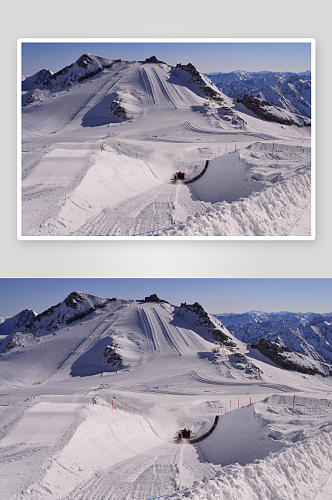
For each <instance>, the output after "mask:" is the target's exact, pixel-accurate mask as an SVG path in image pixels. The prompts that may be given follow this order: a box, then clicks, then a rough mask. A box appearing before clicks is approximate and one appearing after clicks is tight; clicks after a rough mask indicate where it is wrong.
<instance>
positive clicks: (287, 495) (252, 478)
mask: <svg viewBox="0 0 332 500" xmlns="http://www.w3.org/2000/svg"><path fill="white" fill-rule="evenodd" d="M331 463H332V432H322V433H321V434H319V435H318V436H315V437H314V438H312V439H309V440H308V441H306V442H304V443H299V444H297V445H295V446H294V447H293V448H288V449H287V450H284V451H282V452H280V453H273V454H271V455H270V456H268V457H266V458H265V459H264V460H261V461H257V462H256V463H254V464H249V465H246V466H244V467H243V466H241V465H239V464H235V465H230V466H228V467H225V468H224V469H223V470H221V471H219V472H217V474H216V475H217V477H216V479H213V480H210V481H206V482H204V481H200V482H198V481H196V482H195V483H194V488H189V489H187V490H185V491H184V492H183V493H175V494H173V495H171V496H170V497H169V498H177V499H180V498H190V499H193V500H201V499H202V500H203V499H204V500H212V499H213V500H214V499H215V498H216V497H217V498H218V499H220V500H223V499H225V500H226V499H227V500H242V499H243V500H261V499H278V500H281V499H284V500H295V499H298V498H301V499H303V500H305V499H308V500H309V499H310V500H312V499H313V498H315V495H316V494H317V493H318V492H319V490H320V489H321V485H322V483H323V482H324V481H326V480H327V478H328V477H329V475H330V474H331V471H332V465H331Z"/></svg>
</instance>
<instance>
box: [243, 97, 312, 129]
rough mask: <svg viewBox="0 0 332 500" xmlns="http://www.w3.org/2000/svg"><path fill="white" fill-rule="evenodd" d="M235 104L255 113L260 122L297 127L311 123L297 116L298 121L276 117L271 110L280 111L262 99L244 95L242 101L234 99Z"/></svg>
mask: <svg viewBox="0 0 332 500" xmlns="http://www.w3.org/2000/svg"><path fill="white" fill-rule="evenodd" d="M236 102H238V103H241V104H243V106H245V107H246V108H247V109H249V110H250V111H252V112H253V113H255V115H256V116H258V118H261V119H262V120H266V121H269V122H276V123H281V124H283V125H297V126H298V127H299V126H304V127H306V126H310V125H311V121H310V119H309V118H306V117H303V116H300V115H299V116H298V121H295V120H293V119H292V118H290V117H289V118H286V117H281V116H278V115H277V114H275V113H273V112H272V111H273V110H277V109H281V108H277V107H276V106H274V105H273V104H271V103H270V102H268V101H264V99H260V98H259V97H254V96H252V95H249V94H244V96H243V98H242V99H239V98H238V99H236Z"/></svg>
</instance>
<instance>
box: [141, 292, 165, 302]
mask: <svg viewBox="0 0 332 500" xmlns="http://www.w3.org/2000/svg"><path fill="white" fill-rule="evenodd" d="M144 300H145V302H165V300H162V299H159V298H158V296H157V294H155V293H153V294H152V295H150V297H145V299H144Z"/></svg>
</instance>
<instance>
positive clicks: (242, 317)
mask: <svg viewBox="0 0 332 500" xmlns="http://www.w3.org/2000/svg"><path fill="white" fill-rule="evenodd" d="M216 317H217V318H218V319H219V320H220V321H222V322H223V324H224V325H225V326H226V327H227V328H228V329H229V331H230V332H231V333H232V334H233V335H234V336H235V337H236V338H238V339H239V340H241V341H242V342H246V343H247V344H250V343H252V342H253V343H255V344H257V343H258V342H259V339H260V338H265V339H268V340H270V341H272V342H277V343H278V344H281V345H282V346H286V347H288V348H290V349H292V350H293V351H296V352H298V353H300V354H304V355H305V356H308V357H309V358H311V359H314V360H319V361H325V362H326V363H329V364H332V314H325V315H323V314H314V313H291V312H289V313H261V312H255V311H253V312H248V313H244V314H217V315H216Z"/></svg>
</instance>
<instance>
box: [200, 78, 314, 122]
mask: <svg viewBox="0 0 332 500" xmlns="http://www.w3.org/2000/svg"><path fill="white" fill-rule="evenodd" d="M206 76H208V77H209V78H210V79H211V80H212V82H213V83H214V84H215V85H216V86H217V87H218V88H219V89H220V90H221V91H222V92H223V93H224V94H226V95H227V96H229V97H232V98H233V99H243V96H244V95H245V94H249V95H250V96H253V97H258V98H259V99H262V100H264V101H267V102H269V103H271V104H273V105H275V106H277V107H279V108H283V109H285V110H287V111H289V112H291V113H295V114H299V115H302V116H305V117H308V118H310V117H311V72H310V71H305V72H302V73H290V72H285V73H275V72H270V71H262V72H246V71H233V72H231V73H207V74H206Z"/></svg>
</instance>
